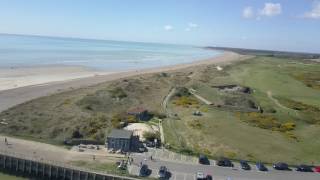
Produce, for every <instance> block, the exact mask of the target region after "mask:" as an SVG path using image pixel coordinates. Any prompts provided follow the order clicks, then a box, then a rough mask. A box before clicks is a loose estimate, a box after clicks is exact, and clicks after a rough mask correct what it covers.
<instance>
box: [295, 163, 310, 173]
mask: <svg viewBox="0 0 320 180" xmlns="http://www.w3.org/2000/svg"><path fill="white" fill-rule="evenodd" d="M296 171H300V172H313V170H312V168H311V166H308V165H303V164H302V165H299V166H297V168H296Z"/></svg>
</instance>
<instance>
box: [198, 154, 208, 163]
mask: <svg viewBox="0 0 320 180" xmlns="http://www.w3.org/2000/svg"><path fill="white" fill-rule="evenodd" d="M199 164H204V165H210V161H209V159H208V158H207V156H205V155H202V154H201V155H200V156H199Z"/></svg>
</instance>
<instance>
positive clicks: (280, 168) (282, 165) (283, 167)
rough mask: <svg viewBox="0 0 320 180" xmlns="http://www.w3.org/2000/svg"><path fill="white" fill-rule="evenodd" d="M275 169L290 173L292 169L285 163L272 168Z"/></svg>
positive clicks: (279, 163) (274, 165)
mask: <svg viewBox="0 0 320 180" xmlns="http://www.w3.org/2000/svg"><path fill="white" fill-rule="evenodd" d="M272 167H273V168H274V169H276V170H280V171H290V170H291V169H290V168H289V166H288V164H286V163H283V162H278V163H275V164H273V166H272Z"/></svg>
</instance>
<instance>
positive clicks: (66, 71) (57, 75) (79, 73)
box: [0, 52, 236, 92]
mask: <svg viewBox="0 0 320 180" xmlns="http://www.w3.org/2000/svg"><path fill="white" fill-rule="evenodd" d="M231 56H236V55H235V54H234V53H230V52H222V53H221V54H220V55H217V56H215V57H212V58H209V59H204V60H198V61H194V62H191V63H185V64H177V65H170V66H162V67H153V68H146V69H133V70H125V71H113V72H112V71H102V70H95V69H91V68H89V67H84V66H68V65H48V66H29V67H14V68H0V70H1V71H0V92H1V91H4V90H9V89H16V88H22V87H27V86H42V85H47V84H50V83H57V82H64V81H72V80H76V79H83V78H90V77H95V76H112V74H119V73H127V74H135V73H137V75H138V74H139V73H152V72H161V71H171V70H177V69H181V68H186V67H189V66H193V65H204V64H211V63H226V62H229V61H230V60H231V59H233V58H232V57H231Z"/></svg>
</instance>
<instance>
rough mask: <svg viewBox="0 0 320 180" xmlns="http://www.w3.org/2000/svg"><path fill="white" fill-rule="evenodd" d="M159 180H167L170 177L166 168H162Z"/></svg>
mask: <svg viewBox="0 0 320 180" xmlns="http://www.w3.org/2000/svg"><path fill="white" fill-rule="evenodd" d="M158 177H159V179H167V178H168V177H169V172H168V169H167V168H166V167H165V166H161V167H160V168H159V172H158Z"/></svg>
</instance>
